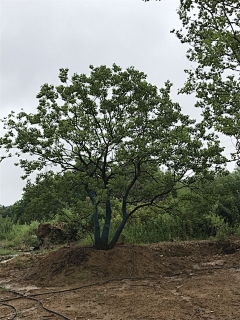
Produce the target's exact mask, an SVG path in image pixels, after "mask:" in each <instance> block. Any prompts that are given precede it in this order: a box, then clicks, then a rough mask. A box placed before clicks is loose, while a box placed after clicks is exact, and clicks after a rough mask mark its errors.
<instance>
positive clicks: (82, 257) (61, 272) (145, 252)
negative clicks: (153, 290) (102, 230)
mask: <svg viewBox="0 0 240 320" xmlns="http://www.w3.org/2000/svg"><path fill="white" fill-rule="evenodd" d="M239 249H240V241H237V240H235V241H227V242H219V241H186V242H176V243H174V242H173V243H171V242H170V243H158V244H149V245H142V246H141V245H133V246H130V245H125V246H124V245H122V246H116V247H115V248H114V249H112V250H109V251H103V250H95V249H93V248H91V247H87V246H85V247H71V248H69V247H62V248H60V249H58V250H57V251H50V252H48V253H46V254H39V255H31V256H22V257H18V258H17V259H14V260H13V261H11V262H9V263H8V267H13V268H14V269H15V272H14V274H15V277H16V279H15V281H17V282H19V283H24V282H28V283H30V284H33V285H37V286H49V285H51V286H52V285H54V286H63V285H72V284H76V283H82V282H85V281H87V280H91V281H95V280H105V279H107V278H111V279H112V278H124V277H130V276H134V277H144V276H151V277H157V276H159V275H172V274H178V273H181V272H183V271H185V272H186V271H189V272H190V270H193V269H199V268H200V267H202V266H206V265H207V263H208V262H209V261H211V260H212V259H214V260H215V261H220V262H218V263H215V265H217V264H220V265H224V266H226V267H230V266H233V265H235V262H236V261H235V260H234V259H235V256H234V258H233V256H231V254H232V253H239V252H240V251H239ZM220 255H221V256H223V257H225V255H228V256H229V257H228V258H226V257H225V258H224V262H223V260H222V259H223V258H221V259H220ZM213 266H214V264H213ZM2 269H3V268H2ZM16 269H17V270H16ZM3 270H4V269H3ZM3 270H2V272H3ZM0 274H1V273H0Z"/></svg>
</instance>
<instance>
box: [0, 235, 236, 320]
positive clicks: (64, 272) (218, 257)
mask: <svg viewBox="0 0 240 320" xmlns="http://www.w3.org/2000/svg"><path fill="white" fill-rule="evenodd" d="M0 284H1V285H4V286H5V287H6V288H9V289H11V291H4V292H1V293H0V299H1V301H2V302H4V303H6V304H10V305H12V306H14V307H15V308H16V309H17V310H18V312H19V313H18V316H17V317H15V318H14V319H23V318H24V319H26V320H30V319H31V320H32V319H33V320H34V319H36V320H37V319H41V320H42V319H56V320H57V319H64V318H63V317H62V316H60V315H58V314H54V313H51V312H50V311H47V310H45V309H44V308H43V306H42V305H41V303H39V302H38V301H37V300H30V299H26V298H23V297H21V296H20V295H19V294H18V293H21V294H24V295H28V296H29V297H30V296H31V297H32V298H33V297H34V298H37V299H39V300H41V302H42V303H43V305H44V306H45V307H46V308H48V309H51V310H53V311H55V312H57V313H59V314H61V315H64V316H66V317H67V318H68V319H72V320H79V319H84V320H85V319H86V320H87V319H89V320H95V319H106V320H132V319H139V320H141V319H149V320H151V319H159V320H163V319H164V320H165V319H166V320H179V319H180V320H185V319H186V320H187V319H189V320H190V319H193V320H195V319H196V320H202V319H215V320H217V319H219V320H228V319H229V320H230V319H231V320H233V319H234V320H239V319H240V240H239V239H235V240H229V241H226V242H219V241H189V242H170V243H158V244H150V245H142V246H141V245H133V246H131V245H121V246H116V247H115V248H114V249H113V250H109V251H97V250H94V249H92V248H90V247H76V246H73V247H62V248H59V249H58V250H55V251H50V252H48V253H44V254H41V253H40V254H35V253H34V254H31V255H28V256H27V255H26V256H19V257H16V258H14V259H12V260H10V261H8V262H6V263H4V264H0ZM71 289H73V290H71ZM63 290H68V291H64V292H59V291H63ZM13 291H14V292H13ZM17 292H18V293H17ZM43 293H44V294H43ZM37 294H41V295H38V296H36V295H37ZM33 295H34V296H33ZM16 297H21V298H19V299H14V298H16ZM11 299H14V300H11ZM1 301H0V302H1ZM14 314H15V312H14V310H13V308H11V307H10V306H6V305H0V319H12V317H13V316H14ZM65 319H66V318H65Z"/></svg>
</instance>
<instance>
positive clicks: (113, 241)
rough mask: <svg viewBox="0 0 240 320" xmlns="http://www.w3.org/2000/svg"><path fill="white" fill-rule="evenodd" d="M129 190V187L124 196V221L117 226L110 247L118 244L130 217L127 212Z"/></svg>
mask: <svg viewBox="0 0 240 320" xmlns="http://www.w3.org/2000/svg"><path fill="white" fill-rule="evenodd" d="M129 191H130V189H129V188H127V190H126V192H125V195H124V197H123V203H122V214H123V218H122V221H121V223H120V225H119V227H118V228H117V231H116V232H115V234H114V236H113V238H112V240H111V242H110V243H109V249H112V248H114V246H115V245H116V243H117V241H118V239H119V237H120V235H121V233H122V231H123V228H124V226H125V224H126V222H127V220H128V218H129V214H127V197H128V194H129Z"/></svg>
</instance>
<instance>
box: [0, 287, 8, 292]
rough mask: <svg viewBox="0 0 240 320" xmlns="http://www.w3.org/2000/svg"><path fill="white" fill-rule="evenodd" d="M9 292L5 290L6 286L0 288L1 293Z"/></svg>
mask: <svg viewBox="0 0 240 320" xmlns="http://www.w3.org/2000/svg"><path fill="white" fill-rule="evenodd" d="M8 291H9V289H8V288H6V286H0V292H1V293H2V292H8Z"/></svg>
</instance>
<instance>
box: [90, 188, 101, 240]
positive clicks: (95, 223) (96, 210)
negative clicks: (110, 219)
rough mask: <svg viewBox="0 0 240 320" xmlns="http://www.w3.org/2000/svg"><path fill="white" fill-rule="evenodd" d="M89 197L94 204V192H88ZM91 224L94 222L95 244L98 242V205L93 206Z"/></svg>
mask: <svg viewBox="0 0 240 320" xmlns="http://www.w3.org/2000/svg"><path fill="white" fill-rule="evenodd" d="M88 195H89V198H90V199H91V201H92V204H93V205H95V192H93V191H90V192H89V194H88ZM93 224H94V241H95V246H96V244H98V243H100V225H99V220H98V206H96V207H95V213H94V214H93Z"/></svg>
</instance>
